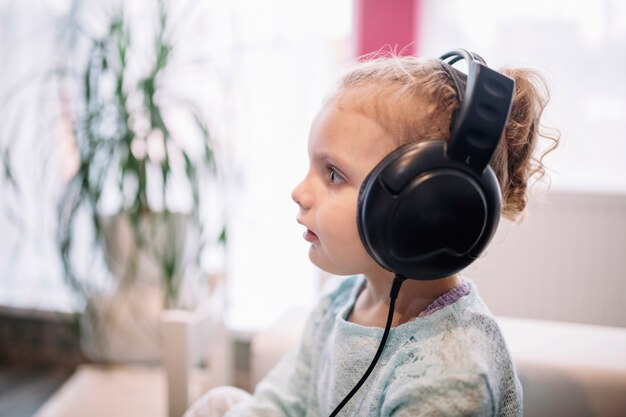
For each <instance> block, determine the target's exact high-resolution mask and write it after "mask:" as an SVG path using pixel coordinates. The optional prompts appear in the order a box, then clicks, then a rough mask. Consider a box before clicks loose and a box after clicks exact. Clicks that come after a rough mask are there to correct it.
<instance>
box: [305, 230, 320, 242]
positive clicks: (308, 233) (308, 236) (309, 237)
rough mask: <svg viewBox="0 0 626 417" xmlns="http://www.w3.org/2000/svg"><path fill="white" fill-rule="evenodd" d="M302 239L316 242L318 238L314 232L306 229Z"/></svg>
mask: <svg viewBox="0 0 626 417" xmlns="http://www.w3.org/2000/svg"><path fill="white" fill-rule="evenodd" d="M303 237H304V240H306V241H307V242H311V243H313V242H317V241H318V240H319V238H318V237H317V235H316V234H315V233H313V232H312V231H310V230H309V229H307V230H306V232H304V235H303Z"/></svg>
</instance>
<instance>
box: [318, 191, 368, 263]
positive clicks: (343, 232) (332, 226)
mask: <svg viewBox="0 0 626 417" xmlns="http://www.w3.org/2000/svg"><path fill="white" fill-rule="evenodd" d="M319 214H320V221H321V222H322V224H324V228H323V230H322V232H323V234H324V235H323V236H322V238H324V239H325V244H326V245H327V247H328V249H329V250H332V251H333V252H334V253H335V254H337V255H338V256H348V257H363V256H368V255H367V252H366V250H365V248H364V247H363V244H362V243H361V238H360V237H359V232H358V230H357V225H356V203H354V204H349V205H343V206H338V207H327V209H326V210H324V211H323V212H320V213H319Z"/></svg>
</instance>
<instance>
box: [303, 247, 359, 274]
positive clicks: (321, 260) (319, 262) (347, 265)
mask: <svg viewBox="0 0 626 417" xmlns="http://www.w3.org/2000/svg"><path fill="white" fill-rule="evenodd" d="M309 259H310V260H311V262H312V263H313V265H315V266H316V267H318V268H319V269H321V270H322V271H324V272H327V273H329V274H332V275H339V276H349V275H359V274H362V273H363V272H364V271H365V268H359V267H357V266H355V265H354V264H353V262H350V261H345V262H338V261H330V260H329V259H328V258H327V257H326V256H323V254H320V253H319V252H318V251H317V250H316V249H315V248H311V249H309Z"/></svg>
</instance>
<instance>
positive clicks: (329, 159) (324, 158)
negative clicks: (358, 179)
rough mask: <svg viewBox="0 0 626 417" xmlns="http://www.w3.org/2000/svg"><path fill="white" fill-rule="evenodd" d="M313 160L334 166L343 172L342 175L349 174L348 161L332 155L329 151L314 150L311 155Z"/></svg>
mask: <svg viewBox="0 0 626 417" xmlns="http://www.w3.org/2000/svg"><path fill="white" fill-rule="evenodd" d="M313 160H314V161H318V162H323V163H325V164H329V165H332V166H333V167H334V168H336V169H337V170H338V171H340V172H341V174H343V175H344V176H345V175H348V174H350V172H349V171H350V167H351V165H350V163H348V161H347V160H344V159H343V158H341V157H339V156H337V155H334V154H332V153H330V152H326V151H320V152H316V153H315V154H314V155H313Z"/></svg>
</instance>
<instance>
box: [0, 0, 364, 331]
mask: <svg viewBox="0 0 626 417" xmlns="http://www.w3.org/2000/svg"><path fill="white" fill-rule="evenodd" d="M144 2H145V3H149V4H150V5H152V1H151V0H145V1H144ZM171 3H175V4H178V3H176V2H171ZM191 3H193V2H191ZM191 3H189V2H183V3H180V4H181V6H180V7H179V8H178V9H177V12H179V13H181V14H184V13H187V12H189V9H185V7H186V6H182V4H187V5H189V4H191ZM114 4H115V3H114V2H107V3H99V2H96V1H92V0H83V1H80V2H77V3H76V4H74V6H73V3H72V2H52V1H44V0H39V1H35V2H29V4H28V5H26V4H22V3H20V2H8V3H7V2H4V3H0V21H1V22H2V24H1V25H0V42H2V44H0V53H1V55H0V60H1V61H2V62H3V63H11V64H10V65H2V67H1V68H0V75H1V76H2V77H1V81H0V97H2V100H3V101H2V106H3V111H2V113H1V115H0V119H1V121H2V126H1V127H0V135H1V136H0V145H1V149H2V150H5V149H9V148H10V149H11V151H12V152H13V153H12V155H11V157H12V160H13V161H14V164H13V167H14V169H15V172H14V174H15V176H16V179H17V180H18V182H19V184H20V186H21V187H20V192H19V193H16V192H14V190H13V189H12V187H11V185H10V183H9V182H8V180H7V179H6V178H4V177H3V176H0V181H2V195H1V196H0V207H1V208H2V211H3V212H4V213H5V215H3V216H0V230H2V233H1V235H0V268H1V276H2V280H1V281H0V304H2V305H14V306H20V307H29V308H42V309H52V310H64V309H67V308H68V306H69V305H71V303H70V302H69V298H68V292H67V291H66V289H65V287H64V284H63V281H62V272H61V267H60V263H59V261H58V255H57V254H56V251H55V247H54V245H55V241H54V233H55V227H56V222H55V202H56V198H57V197H58V195H59V193H60V190H61V184H62V181H63V177H64V175H65V176H67V175H69V174H67V173H64V171H65V170H66V169H69V168H71V167H68V166H66V165H62V164H61V165H59V163H58V162H57V161H59V160H60V159H61V158H62V155H61V154H62V153H63V152H65V151H66V149H65V148H64V147H63V146H65V145H63V142H62V141H57V139H55V138H56V137H62V130H63V128H66V127H64V126H63V125H62V124H59V123H58V122H55V120H57V119H58V117H57V116H58V112H59V111H60V110H59V109H58V104H59V103H58V89H57V88H55V85H54V84H46V83H45V81H46V78H45V74H42V72H43V71H41V68H51V67H52V66H53V64H54V60H55V58H57V57H59V56H61V57H62V56H65V54H67V52H68V51H67V50H66V49H64V48H66V46H65V45H67V44H66V43H63V42H61V41H59V36H60V34H62V32H63V30H64V25H65V19H67V18H68V16H69V15H70V14H71V13H73V12H75V11H76V10H79V11H80V12H82V13H85V16H84V17H85V18H89V19H95V20H93V21H91V22H90V24H93V25H97V24H98V21H97V16H98V14H97V12H98V11H99V10H102V9H106V8H107V7H109V8H111V7H112V6H113V5H114ZM194 4H196V5H195V6H194V7H196V9H194V10H195V11H197V8H198V7H201V8H202V11H203V12H206V13H205V14H206V16H207V17H206V30H202V31H199V32H198V34H197V35H196V39H195V42H194V45H192V46H190V48H205V49H204V52H205V53H207V54H209V55H210V57H211V59H212V60H213V62H214V63H215V65H217V66H219V71H218V72H219V74H221V76H218V77H216V78H212V79H211V80H209V81H208V83H209V84H210V83H213V84H210V85H209V86H208V88H209V90H210V88H211V87H215V88H219V89H220V90H221V91H225V92H226V94H224V95H215V97H216V98H215V99H212V100H210V101H211V103H209V105H210V106H211V110H210V114H211V116H212V118H213V119H214V120H212V122H213V127H214V129H215V131H216V132H217V134H218V135H219V136H220V138H221V140H222V142H224V143H225V145H226V146H228V147H229V151H230V153H231V155H232V161H231V162H232V163H233V166H232V167H231V170H230V172H231V177H232V178H231V179H230V180H229V184H228V187H229V189H230V192H229V198H230V200H231V203H232V210H230V216H231V217H230V224H229V226H230V230H229V243H230V245H229V252H228V261H227V266H226V267H227V274H228V284H229V294H230V296H229V300H230V306H231V308H230V309H229V311H230V312H231V314H230V315H229V322H230V324H231V326H232V327H234V328H236V329H240V330H246V329H255V328H258V327H261V326H264V325H267V324H269V323H271V322H272V321H273V320H275V319H276V318H277V317H278V316H279V315H280V314H282V313H283V312H284V311H285V309H287V308H289V307H290V306H294V305H302V304H307V303H310V302H311V301H312V300H313V298H314V297H315V295H316V293H317V291H316V289H317V285H318V275H319V273H318V271H316V270H315V269H314V268H313V266H312V265H311V264H310V262H309V260H308V257H307V254H306V253H307V245H306V242H305V241H304V240H303V239H302V237H301V236H302V232H303V230H302V228H301V227H300V226H299V225H298V224H297V223H296V221H295V217H296V214H297V207H296V205H295V203H293V202H292V201H291V198H290V193H291V189H292V188H293V187H294V186H295V185H296V183H297V181H298V180H299V179H300V178H301V177H302V176H304V173H305V169H306V166H307V165H308V157H307V150H306V142H307V138H308V128H309V126H310V124H311V122H312V119H313V117H314V115H315V113H316V111H317V110H318V108H319V106H320V105H321V103H322V100H323V98H324V96H325V95H326V94H327V93H328V92H329V91H330V89H331V88H332V86H333V84H334V82H335V79H336V76H337V72H338V70H339V69H341V68H342V67H344V66H345V64H346V63H347V62H348V61H349V60H350V59H351V58H352V50H351V43H350V42H351V33H352V29H351V25H352V4H351V1H350V0H339V1H337V0H324V1H315V2H312V1H311V2H290V1H288V0H270V1H264V2H257V1H253V0H236V1H229V0H209V1H207V2H204V3H200V4H202V6H199V5H198V3H194ZM72 7H77V9H72ZM129 7H131V6H129ZM132 7H133V9H134V8H136V7H139V6H138V5H137V4H134V6H132ZM146 9H147V10H150V9H151V8H146ZM16 45H18V46H19V47H16ZM32 51H37V53H32ZM30 71H32V73H33V74H34V75H33V77H34V79H36V80H37V81H38V82H37V83H36V84H34V83H33V84H32V85H31V86H29V87H28V88H21V87H20V88H19V89H18V90H17V91H18V93H15V91H16V87H15V86H16V85H17V84H19V83H20V80H21V77H22V75H23V74H25V73H29V72H30ZM204 87H206V86H204ZM191 88H193V87H191ZM203 91H204V90H203ZM209 94H210V92H209ZM37 103H39V104H37ZM42 103H45V104H42ZM42 106H46V107H45V108H42ZM25 108H26V109H27V111H23V110H24V109H25ZM42 114H45V115H46V120H47V123H48V124H47V125H45V127H44V126H42V125H40V124H39V123H38V121H39V118H40V116H41V115H42ZM35 126H36V127H37V128H39V129H48V130H46V131H45V132H44V133H45V134H43V133H41V134H38V131H36V130H35ZM50 131H58V133H59V134H55V135H50V134H49V133H50ZM9 145H10V146H9ZM41 149H47V151H46V152H43V153H42V152H39V150H41ZM48 151H49V152H48ZM46 153H48V158H45V159H46V161H45V162H46V163H45V165H44V164H43V161H42V160H41V159H42V154H43V155H45V154H46ZM38 158H39V159H38ZM15 161H18V163H15ZM70 171H71V170H70ZM7 213H8V214H7Z"/></svg>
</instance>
